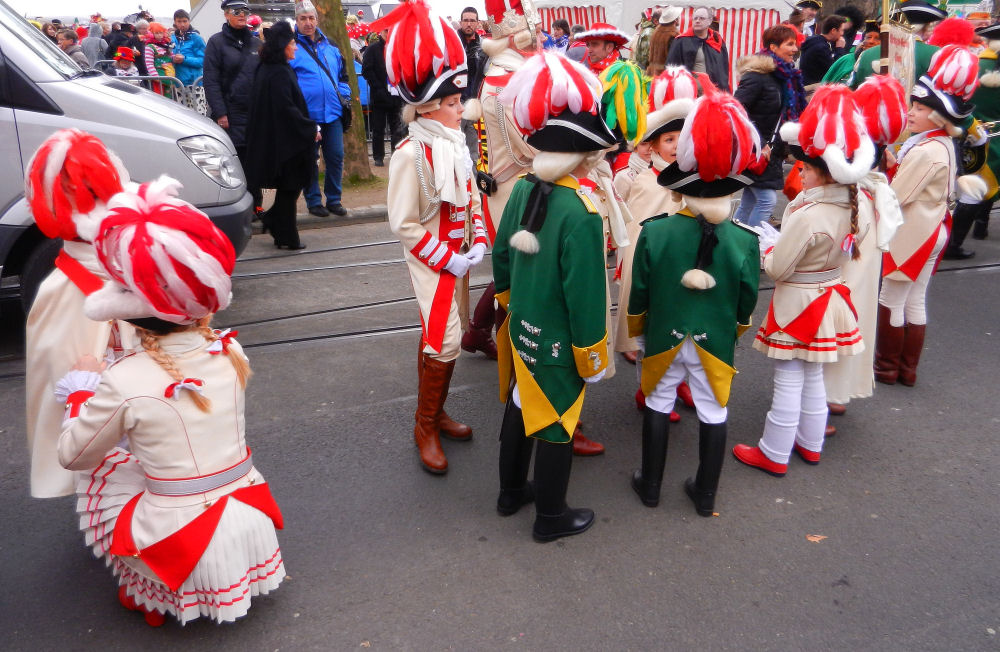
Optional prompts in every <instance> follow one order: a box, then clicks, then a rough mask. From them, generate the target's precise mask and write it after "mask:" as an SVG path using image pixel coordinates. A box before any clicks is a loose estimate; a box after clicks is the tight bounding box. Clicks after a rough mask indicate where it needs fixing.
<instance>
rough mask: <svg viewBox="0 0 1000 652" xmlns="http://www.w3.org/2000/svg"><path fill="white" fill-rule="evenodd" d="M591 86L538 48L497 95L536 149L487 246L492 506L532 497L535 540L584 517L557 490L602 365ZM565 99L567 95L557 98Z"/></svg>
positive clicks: (509, 510)
mask: <svg viewBox="0 0 1000 652" xmlns="http://www.w3.org/2000/svg"><path fill="white" fill-rule="evenodd" d="M601 92H602V90H601V84H600V82H599V80H598V79H597V78H596V77H595V76H594V75H593V74H592V73H590V72H589V71H588V70H586V69H585V68H583V67H582V66H580V65H579V64H576V63H574V62H572V61H570V60H569V59H567V58H566V57H565V56H563V55H561V54H555V53H552V52H551V51H547V52H545V53H544V54H539V55H536V56H534V57H532V58H530V59H528V61H527V62H526V63H525V64H524V66H523V67H522V68H521V69H520V70H519V71H517V72H516V73H514V75H513V77H511V79H510V82H509V83H508V85H507V87H506V88H505V89H504V91H503V93H502V94H501V101H502V102H504V104H506V105H509V106H510V107H511V109H512V116H513V120H514V124H515V125H516V126H517V129H518V130H519V131H520V132H521V133H522V134H525V136H526V139H527V141H528V144H529V145H531V146H532V147H533V148H535V149H536V150H538V153H537V154H536V155H535V159H534V172H533V173H532V174H529V175H527V176H526V177H523V178H521V179H520V180H518V182H517V184H516V185H515V186H514V190H513V192H512V193H511V196H510V201H508V202H507V206H506V208H505V209H504V213H503V218H502V219H501V222H500V228H499V231H498V232H497V239H496V243H495V244H494V248H493V274H494V278H495V279H496V290H497V299H498V300H499V301H500V303H501V304H502V305H503V306H505V307H506V308H507V310H508V313H507V319H506V321H505V322H504V325H503V326H502V327H501V328H500V331H499V333H498V336H497V340H498V348H499V349H500V356H499V360H498V365H499V372H500V399H501V400H502V401H505V402H506V403H507V407H506V411H505V413H504V418H503V424H502V425H501V430H500V495H499V497H498V499H497V512H499V513H500V514H501V515H503V516H509V515H511V514H514V513H515V512H517V511H518V510H519V509H520V507H521V506H522V505H524V504H527V503H529V502H531V501H532V500H534V502H535V508H536V509H535V512H536V515H535V523H534V527H533V528H532V535H533V537H534V538H535V540H536V541H539V542H546V541H552V540H555V539H558V538H560V537H564V536H570V535H574V534H580V533H581V532H584V531H585V530H587V528H589V527H590V526H591V525H592V524H593V521H594V512H593V511H592V510H590V509H572V508H570V507H569V506H567V504H566V490H567V488H568V485H569V478H570V469H571V466H572V460H573V448H572V445H571V442H572V440H573V438H574V431H575V430H576V424H577V421H578V419H579V417H580V410H581V409H582V408H583V399H584V392H585V387H586V386H587V385H588V384H590V383H594V382H597V381H599V380H601V379H602V378H603V377H604V374H605V372H606V370H607V365H608V331H607V326H606V321H605V319H606V312H607V301H606V295H605V285H606V283H607V280H606V278H607V277H606V273H605V262H604V260H605V259H604V247H605V240H604V232H603V228H602V222H601V217H600V215H599V214H598V212H597V209H596V208H595V207H594V205H593V203H592V202H591V201H590V199H589V198H588V196H587V194H586V193H585V192H584V191H583V190H582V189H581V187H580V183H579V179H580V178H582V177H584V176H585V175H586V174H587V172H588V171H589V170H590V169H591V168H592V167H593V166H594V165H596V164H597V163H598V162H599V161H601V160H602V158H603V152H604V150H605V149H607V148H609V147H611V146H612V145H613V144H614V142H615V137H614V135H613V134H612V133H611V131H610V130H609V129H608V126H607V124H605V122H604V120H602V119H601V115H600V99H601ZM568 97H569V98H576V100H570V102H571V104H570V105H567V104H566V103H565V102H566V100H565V99H563V100H562V102H560V99H559V98H568ZM512 380H516V385H515V386H514V387H513V390H511V381H512ZM535 442H537V451H536V453H535V479H534V484H533V485H532V484H530V483H528V481H527V477H528V466H529V464H530V462H531V455H532V448H533V447H534V444H535Z"/></svg>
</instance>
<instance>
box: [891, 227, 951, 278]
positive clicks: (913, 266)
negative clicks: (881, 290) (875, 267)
mask: <svg viewBox="0 0 1000 652" xmlns="http://www.w3.org/2000/svg"><path fill="white" fill-rule="evenodd" d="M943 225H944V223H942V224H940V225H938V228H936V229H934V233H932V234H931V237H929V238H927V240H926V241H925V242H924V244H922V245H920V247H919V248H918V249H917V250H916V251H914V252H913V255H912V256H910V257H909V258H908V259H906V260H905V261H903V263H902V264H901V265H900V264H897V263H896V261H895V259H894V258H893V257H892V254H890V253H889V252H888V251H886V252H884V253H883V254H882V276H888V275H889V274H892V273H893V272H895V271H900V272H903V274H905V275H906V278H908V279H910V280H911V281H915V280H917V275H918V274H920V270H921V269H923V268H924V263H926V262H927V259H928V258H930V257H931V252H932V251H934V245H935V244H936V243H937V239H938V233H939V232H940V231H941V229H942V227H943Z"/></svg>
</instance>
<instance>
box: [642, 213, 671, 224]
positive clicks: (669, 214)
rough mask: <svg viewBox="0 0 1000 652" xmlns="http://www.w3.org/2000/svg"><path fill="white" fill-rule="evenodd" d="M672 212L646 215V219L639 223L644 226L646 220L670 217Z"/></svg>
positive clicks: (653, 220) (652, 220) (651, 220)
mask: <svg viewBox="0 0 1000 652" xmlns="http://www.w3.org/2000/svg"><path fill="white" fill-rule="evenodd" d="M671 215H672V213H660V214H659V215H653V216H652V217H647V218H646V219H644V220H642V221H641V222H639V224H640V225H642V226H645V225H646V223H647V222H656V221H657V220H662V219H664V218H667V217H670V216H671Z"/></svg>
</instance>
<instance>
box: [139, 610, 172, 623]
mask: <svg viewBox="0 0 1000 652" xmlns="http://www.w3.org/2000/svg"><path fill="white" fill-rule="evenodd" d="M143 611H145V609H144V610H143ZM166 620H167V617H166V616H165V615H164V614H161V613H160V612H159V611H156V610H155V609H154V610H153V611H146V624H147V625H149V626H150V627H160V626H161V625H163V623H164V622H166Z"/></svg>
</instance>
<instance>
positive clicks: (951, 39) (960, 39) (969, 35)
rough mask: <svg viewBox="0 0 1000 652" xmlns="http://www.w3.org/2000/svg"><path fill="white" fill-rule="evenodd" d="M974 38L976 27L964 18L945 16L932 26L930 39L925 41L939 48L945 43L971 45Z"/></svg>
mask: <svg viewBox="0 0 1000 652" xmlns="http://www.w3.org/2000/svg"><path fill="white" fill-rule="evenodd" d="M975 38H976V28H975V27H973V25H972V23H970V22H969V21H968V20H966V19H964V18H959V17H958V16H951V17H949V18H945V19H944V20H942V21H941V22H940V23H938V24H937V26H935V27H934V32H933V33H932V34H931V37H930V39H928V40H927V43H928V44H930V45H933V46H935V47H939V48H943V47H944V46H946V45H961V46H962V47H968V46H970V45H972V41H973V40H974V39H975Z"/></svg>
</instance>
